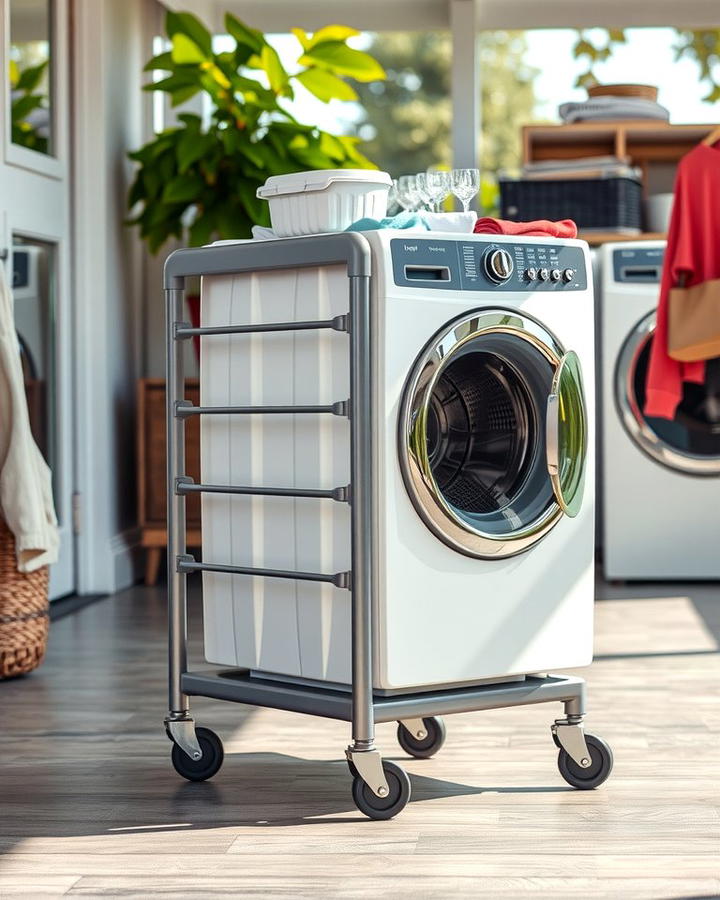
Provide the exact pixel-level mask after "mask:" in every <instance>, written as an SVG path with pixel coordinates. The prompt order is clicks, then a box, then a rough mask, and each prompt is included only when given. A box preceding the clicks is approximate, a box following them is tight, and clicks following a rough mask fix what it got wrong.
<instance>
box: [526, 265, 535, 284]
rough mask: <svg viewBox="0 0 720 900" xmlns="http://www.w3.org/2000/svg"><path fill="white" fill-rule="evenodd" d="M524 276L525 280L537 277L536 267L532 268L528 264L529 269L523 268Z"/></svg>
mask: <svg viewBox="0 0 720 900" xmlns="http://www.w3.org/2000/svg"><path fill="white" fill-rule="evenodd" d="M525 278H526V280H527V281H535V279H536V278H537V269H534V268H533V267H532V266H530V268H529V269H525Z"/></svg>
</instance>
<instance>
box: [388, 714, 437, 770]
mask: <svg viewBox="0 0 720 900" xmlns="http://www.w3.org/2000/svg"><path fill="white" fill-rule="evenodd" d="M422 721H423V725H424V726H425V731H426V732H427V733H426V735H425V737H424V738H421V739H420V738H417V737H415V735H414V734H411V733H410V731H408V729H407V728H406V727H405V726H404V725H403V724H402V722H398V729H397V739H398V744H400V746H401V747H402V748H403V750H404V751H405V752H406V753H407V754H408V755H409V756H414V757H415V758H416V759H429V758H430V757H431V756H435V754H436V753H437V752H438V750H439V749H440V748H441V747H442V745H443V744H444V743H445V738H446V736H447V732H446V730H445V723H444V722H443V720H442V719H441V718H440V717H439V716H430V717H429V718H427V719H423V720H422Z"/></svg>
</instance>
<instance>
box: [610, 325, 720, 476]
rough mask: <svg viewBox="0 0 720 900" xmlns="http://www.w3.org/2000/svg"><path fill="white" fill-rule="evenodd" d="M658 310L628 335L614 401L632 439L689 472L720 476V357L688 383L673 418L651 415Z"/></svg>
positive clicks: (670, 465) (662, 461)
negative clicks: (698, 380)
mask: <svg viewBox="0 0 720 900" xmlns="http://www.w3.org/2000/svg"><path fill="white" fill-rule="evenodd" d="M654 335H655V312H651V313H649V314H648V315H647V316H645V317H644V318H643V319H641V320H640V321H639V322H638V323H637V325H636V326H635V327H634V328H633V329H632V331H631V332H630V334H629V335H628V337H627V339H626V340H625V343H624V344H623V347H622V349H621V350H620V354H619V357H618V362H617V368H616V371H615V401H616V405H617V409H618V414H619V415H620V418H621V420H622V423H623V425H624V427H625V430H626V431H627V433H628V435H629V436H630V438H631V439H632V440H633V441H634V442H635V443H636V444H637V446H638V447H639V448H640V449H641V450H642V451H643V452H644V453H646V454H647V455H648V456H650V457H651V458H652V459H654V460H655V461H656V462H658V463H660V464H661V465H664V466H667V467H668V468H670V469H673V470H675V471H677V472H684V473H686V474H688V475H720V361H718V360H710V361H709V362H708V363H707V366H706V375H705V382H704V383H703V384H689V383H686V384H685V385H684V388H683V397H682V400H681V401H680V404H679V405H678V408H677V410H676V412H675V417H674V418H673V419H660V418H655V417H646V416H645V414H644V413H643V407H644V406H645V387H646V380H647V372H648V364H649V362H650V348H651V347H652V341H653V339H654Z"/></svg>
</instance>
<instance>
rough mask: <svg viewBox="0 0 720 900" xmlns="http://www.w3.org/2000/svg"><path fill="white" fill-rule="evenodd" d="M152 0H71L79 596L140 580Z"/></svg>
mask: <svg viewBox="0 0 720 900" xmlns="http://www.w3.org/2000/svg"><path fill="white" fill-rule="evenodd" d="M154 7H155V4H154V3H152V2H151V0H123V2H121V3H118V2H117V0H76V2H75V15H74V19H75V23H74V33H73V43H74V48H73V49H74V52H73V59H74V72H73V93H74V109H75V121H74V123H73V130H74V144H75V154H74V163H75V165H74V178H73V181H74V205H75V209H74V221H75V235H74V237H75V258H76V268H75V292H74V293H75V300H76V320H75V334H76V347H77V355H76V398H77V409H78V428H77V460H78V462H77V472H76V482H77V489H78V491H79V492H80V494H81V508H82V513H81V534H80V536H79V539H78V592H79V593H95V592H98V593H100V592H109V591H115V590H118V589H120V588H122V587H125V586H126V585H128V584H130V583H131V582H132V581H133V580H134V578H135V574H136V564H137V559H136V557H137V550H136V533H135V525H136V506H135V496H136V482H135V457H136V449H135V393H136V379H137V377H138V376H139V375H140V374H141V355H142V344H141V310H142V306H143V301H144V298H143V290H144V285H143V256H144V251H143V248H142V247H141V244H140V242H139V240H138V238H137V235H136V233H135V232H133V231H131V230H130V229H128V228H127V227H125V226H124V225H123V220H124V218H125V216H126V214H127V213H126V208H125V196H126V193H127V188H128V185H129V182H130V178H131V173H132V168H131V165H130V163H129V161H128V160H127V157H126V153H127V151H128V150H129V149H133V148H136V147H138V146H139V145H140V144H141V143H142V141H143V139H144V134H145V128H146V120H147V105H148V102H149V101H148V99H147V95H145V94H143V93H142V92H141V89H140V88H141V84H142V79H143V76H142V66H143V64H144V63H145V61H146V60H147V59H148V58H149V56H150V52H151V46H150V44H149V37H148V35H149V34H151V32H152V28H151V19H152V16H153V14H154Z"/></svg>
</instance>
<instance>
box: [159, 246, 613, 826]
mask: <svg viewBox="0 0 720 900" xmlns="http://www.w3.org/2000/svg"><path fill="white" fill-rule="evenodd" d="M338 264H344V265H346V266H347V275H348V295H349V307H348V313H347V315H344V316H339V317H336V318H334V319H330V320H325V321H305V322H281V323H268V324H255V325H243V324H231V323H228V324H227V325H226V326H222V327H196V328H195V327H191V326H190V325H189V324H188V323H186V322H185V321H183V318H184V291H185V280H186V278H187V277H189V276H212V275H228V274H239V273H243V272H260V271H264V270H270V269H280V268H298V267H317V266H329V265H338ZM370 278H371V254H370V248H369V245H368V243H367V241H366V240H365V238H364V237H363V236H362V235H360V234H353V233H339V234H334V235H325V236H323V240H322V241H318V240H316V239H314V238H308V237H300V238H286V239H283V240H280V241H263V242H260V241H257V242H247V243H237V244H225V245H222V244H220V245H215V246H210V247H203V248H197V249H187V250H178V251H176V252H174V253H172V254H171V255H170V256H169V257H168V259H167V262H166V264H165V273H164V288H165V298H166V312H167V454H168V459H167V478H168V606H169V713H168V716H167V718H166V719H165V729H166V732H167V735H168V737H169V738H170V739H171V741H172V742H173V748H172V761H173V765H174V766H175V768H176V770H177V771H178V772H179V774H180V775H182V776H183V777H185V778H187V779H189V780H192V781H203V780H205V779H207V778H210V777H212V776H213V775H214V774H215V773H216V772H217V771H218V770H219V768H220V766H221V765H222V761H223V750H222V744H221V742H220V739H219V738H218V737H217V735H215V734H214V733H213V732H212V731H210V730H209V729H207V728H200V727H198V728H196V726H195V722H194V720H193V719H192V717H191V715H190V711H189V699H188V698H189V697H190V696H202V697H212V698H215V699H218V700H231V701H233V702H236V703H246V704H250V705H254V706H264V707H270V708H274V709H284V710H290V711H293V712H300V713H308V714H311V715H318V716H325V717H329V718H334V719H340V720H343V721H346V722H350V723H352V741H351V743H350V745H349V746H348V748H347V750H346V752H345V755H346V757H347V762H348V767H349V769H350V773H351V775H352V776H353V782H352V795H353V800H354V802H355V804H356V805H357V807H358V808H359V809H360V810H361V811H362V812H363V813H365V814H366V815H367V816H369V817H370V818H372V819H388V818H391V817H392V816H394V815H396V814H397V813H398V812H400V811H401V810H402V809H403V808H404V807H405V805H406V804H407V803H408V801H409V799H410V781H409V778H408V776H407V774H406V773H405V771H404V770H403V769H402V768H401V767H400V766H398V765H396V764H395V763H393V762H390V761H388V760H384V759H382V757H381V755H380V752H379V751H378V750H377V749H376V747H375V737H374V725H375V722H389V721H397V722H398V739H399V741H400V744H401V746H402V748H403V749H404V750H405V751H406V752H407V753H409V754H410V755H412V756H415V757H417V758H424V757H429V756H432V755H433V754H434V753H436V752H437V751H438V750H439V749H440V747H441V746H442V743H443V741H444V738H445V727H444V724H443V722H442V719H440V718H439V716H441V715H444V714H451V713H459V712H467V711H471V710H483V709H495V708H499V707H509V706H522V705H525V704H531V703H546V702H551V701H559V702H561V703H562V704H563V705H564V713H565V715H564V717H563V718H560V719H557V720H556V721H555V722H554V724H553V725H552V737H553V740H554V741H555V744H556V745H557V747H558V749H559V758H558V766H559V769H560V773H561V775H562V776H563V778H564V779H565V780H566V781H567V782H568V783H569V784H570V785H572V786H573V787H576V788H580V789H589V788H594V787H597V786H598V785H599V784H601V783H602V782H604V781H605V780H606V779H607V777H608V776H609V774H610V771H611V769H612V752H611V751H610V748H609V747H608V746H607V745H606V744H605V743H604V742H603V741H602V740H601V739H600V738H597V737H594V736H593V735H589V734H586V733H585V732H584V728H583V716H584V712H585V683H584V681H583V679H581V678H577V677H574V676H562V675H546V676H537V675H533V676H527V677H526V678H525V679H524V680H522V681H514V682H508V683H505V684H481V685H476V686H470V687H467V686H465V687H459V688H447V689H444V688H440V689H436V690H430V691H422V692H417V693H407V694H401V695H397V694H394V695H391V696H384V695H383V696H379V695H374V693H373V681H372V672H373V667H372V653H373V647H372V610H373V592H374V590H375V589H376V588H375V584H374V573H373V560H372V547H371V533H372V531H371V525H372V521H373V490H372V478H373V473H372V469H371V459H372V453H371V450H372V444H371V439H372V436H371V429H370V428H368V427H364V426H365V423H367V422H369V421H370V415H371V402H372V400H371V398H372V394H371V383H370V379H371V363H370V361H371V356H370V349H371V343H370ZM308 329H333V330H335V331H341V332H347V333H348V335H349V344H350V397H349V398H338V399H337V402H335V403H333V404H331V405H325V406H319V405H318V406H244V407H232V406H230V407H227V406H222V407H203V406H194V405H193V404H192V403H190V402H189V401H187V400H186V399H185V398H184V374H183V352H182V350H183V346H182V344H183V341H187V340H188V339H190V338H192V337H194V336H199V335H217V334H256V333H267V332H278V331H295V330H308ZM278 414H282V415H289V414H291V415H312V416H318V415H336V416H345V417H347V418H349V420H350V432H351V451H350V452H351V466H350V472H351V483H350V484H349V485H342V486H339V487H337V488H335V489H334V490H301V489H298V488H285V487H282V486H271V485H268V486H262V485H229V484H220V485H218V484H196V483H194V482H193V480H192V479H191V478H189V477H188V476H187V474H186V473H185V448H184V427H185V422H186V421H187V419H188V418H189V417H190V416H197V415H201V416H205V415H265V416H268V415H278ZM203 492H205V493H226V494H245V495H266V496H279V497H290V498H294V497H312V498H321V499H324V500H327V501H329V502H339V503H349V504H350V506H351V529H352V538H351V546H352V554H351V559H352V562H351V570H350V571H347V572H334V573H333V572H330V573H317V572H298V571H289V570H279V569H264V568H255V567H251V566H231V565H220V564H212V563H205V562H200V561H197V560H195V559H194V557H193V556H191V555H190V554H188V553H187V550H186V545H185V498H186V497H187V496H188V494H191V493H203ZM198 571H211V572H223V573H227V574H231V575H237V576H249V577H264V578H288V579H299V580H305V581H317V582H326V583H331V584H333V585H335V586H336V587H338V588H340V589H347V590H349V591H350V592H351V595H352V685H351V692H346V691H342V690H338V689H333V688H330V687H315V686H308V685H303V684H297V683H293V682H290V681H288V682H280V681H276V680H271V679H264V678H262V677H258V676H256V675H254V674H250V672H248V671H247V670H223V671H210V672H198V671H188V668H187V584H186V580H187V576H188V574H189V573H191V572H198Z"/></svg>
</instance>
